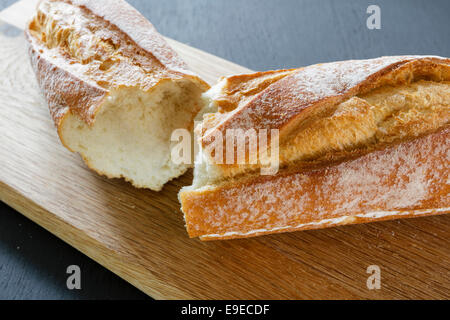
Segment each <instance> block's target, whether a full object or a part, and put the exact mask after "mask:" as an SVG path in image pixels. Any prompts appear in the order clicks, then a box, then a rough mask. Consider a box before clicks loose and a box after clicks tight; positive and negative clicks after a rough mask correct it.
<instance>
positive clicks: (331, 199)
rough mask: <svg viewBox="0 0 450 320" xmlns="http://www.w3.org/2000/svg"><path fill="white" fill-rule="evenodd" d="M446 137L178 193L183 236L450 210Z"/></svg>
mask: <svg viewBox="0 0 450 320" xmlns="http://www.w3.org/2000/svg"><path fill="white" fill-rule="evenodd" d="M449 134H450V129H448V128H447V129H443V130H442V131H439V132H436V133H433V134H430V135H427V136H425V137H421V138H418V139H415V140H413V141H409V142H403V143H401V144H397V145H394V146H391V147H389V148H386V149H384V150H379V151H375V152H372V153H369V154H366V155H364V156H362V157H359V158H356V159H353V160H350V161H345V162H341V163H339V164H336V165H332V166H322V167H320V168H318V169H311V170H304V171H299V172H295V170H290V171H288V172H283V173H279V174H277V175H275V176H259V177H253V178H249V179H247V180H246V181H245V180H244V181H243V180H241V181H239V182H235V183H229V184H225V185H221V186H220V187H215V188H204V189H200V190H195V191H191V190H185V191H182V192H181V194H180V200H181V203H182V210H183V212H184V213H185V220H186V226H187V230H188V233H189V235H190V236H191V237H201V239H202V240H219V239H234V238H246V237H254V236H260V235H265V234H272V233H281V232H290V231H299V230H308V229H317V228H325V227H330V226H338V225H346V224H356V223H365V222H372V221H382V220H391V219H398V218H407V217H418V216H424V215H436V214H444V213H450V199H449V192H450V186H449V184H448V179H449V176H448V173H449V163H450V154H449V150H450V139H449V138H450V137H449ZM293 171H294V172H293Z"/></svg>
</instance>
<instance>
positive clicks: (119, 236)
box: [0, 0, 450, 299]
mask: <svg viewBox="0 0 450 320" xmlns="http://www.w3.org/2000/svg"><path fill="white" fill-rule="evenodd" d="M35 2H36V1H35V0H25V1H21V2H19V3H17V4H15V5H14V6H12V7H10V8H9V9H7V10H5V11H3V12H2V13H0V19H2V20H3V21H6V22H9V23H11V24H13V25H15V26H17V27H19V28H23V27H24V25H25V21H26V20H27V19H28V17H29V16H30V15H31V14H32V11H33V9H34V3H35ZM1 42H2V46H1V47H0V52H1V51H2V50H9V52H10V54H9V55H8V57H9V58H8V59H10V60H11V61H12V60H15V59H18V61H19V62H18V63H12V64H13V65H14V66H15V68H12V69H5V67H4V66H5V65H6V63H5V62H4V61H2V62H0V68H2V69H0V104H1V108H0V128H1V132H0V160H1V170H0V199H1V200H2V201H4V202H5V203H7V204H8V205H10V206H12V207H13V208H15V209H16V210H18V211H19V212H21V213H23V214H24V215H26V216H27V217H29V218H30V219H32V220H33V221H35V222H36V223H38V224H39V225H41V226H42V227H44V228H46V229H47V230H49V231H50V232H52V233H54V234H55V235H57V236H58V237H60V238H61V239H63V240H64V241H66V242H67V243H69V244H71V245H72V246H73V247H75V248H77V249H78V250H80V251H81V252H83V253H85V254H86V255H88V256H89V257H91V258H92V259H94V260H96V261H97V262H99V263H100V264H102V265H103V266H105V267H106V268H108V269H110V270H111V271H113V272H115V273H116V274H118V275H119V276H120V277H122V278H124V279H125V280H127V281H128V282H130V283H132V284H133V285H135V286H136V287H137V288H139V289H141V290H142V291H144V292H146V293H147V294H148V295H150V296H152V297H153V298H156V299H180V298H184V299H191V298H193V299H259V298H262V299H364V298H374V299H387V298H394V299H402V298H439V299H444V298H447V299H448V298H450V237H449V232H450V216H449V215H445V216H437V217H429V218H419V219H411V220H400V221H391V222H381V223H373V224H368V225H359V226H346V227H340V228H333V229H327V230H317V231H306V232H297V233H291V234H282V235H273V236H267V237H261V238H255V239H248V240H233V241H223V242H207V243H202V242H200V241H199V240H197V239H194V240H192V239H189V238H188V237H187V234H186V231H185V228H184V221H183V217H182V214H181V212H180V210H179V203H178V200H177V192H178V191H179V189H180V188H181V187H182V186H184V185H189V184H190V182H191V179H192V174H191V173H189V174H186V175H185V176H184V177H182V178H180V179H178V180H176V181H174V182H171V183H169V184H168V185H167V186H166V187H165V188H164V190H163V191H162V192H160V193H156V192H152V191H147V190H137V189H134V188H133V187H132V186H130V185H129V184H127V183H125V182H124V181H121V180H107V179H105V178H103V177H100V176H98V175H96V174H95V173H93V172H91V171H89V170H88V169H87V168H86V166H85V165H84V164H83V162H82V161H81V160H80V158H79V157H78V156H77V155H75V154H71V153H70V152H69V151H67V150H66V149H64V148H63V147H62V146H61V145H60V143H59V141H58V138H57V135H56V132H55V129H54V127H53V124H52V122H51V120H50V117H49V113H48V110H47V108H46V106H45V103H44V102H43V100H42V98H41V96H40V94H39V92H38V89H37V85H36V81H35V80H34V76H33V74H32V73H31V69H30V67H29V66H28V61H27V57H26V51H25V41H24V40H23V37H21V38H20V39H13V40H11V39H6V38H4V36H2V38H1ZM169 42H170V44H171V45H172V46H173V47H174V48H175V49H176V50H177V51H179V53H180V54H181V55H182V56H183V58H185V60H186V61H187V62H188V64H190V65H191V67H192V69H193V70H194V71H196V72H197V73H199V74H200V76H202V77H203V78H204V79H206V80H207V81H209V82H211V83H213V82H214V81H215V80H216V79H217V78H218V77H219V76H221V75H228V74H233V73H242V72H248V71H249V70H247V69H245V68H243V67H240V66H237V65H235V64H233V63H230V62H228V61H225V60H223V59H220V58H217V57H215V56H212V55H210V54H207V53H205V52H202V51H199V50H197V49H194V48H191V47H188V46H186V45H183V44H181V43H179V42H176V41H173V40H169ZM4 52H5V51H4ZM20 68H28V69H29V71H30V72H23V70H22V71H20V70H19V69H20ZM16 69H17V70H16ZM23 73H25V74H26V76H22V77H20V76H18V75H20V74H23ZM370 265H378V266H379V267H380V268H381V289H380V290H369V289H368V288H367V286H366V281H367V277H368V276H369V274H367V273H366V271H367V268H368V267H369V266H370Z"/></svg>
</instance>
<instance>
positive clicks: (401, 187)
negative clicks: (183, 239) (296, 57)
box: [179, 56, 450, 240]
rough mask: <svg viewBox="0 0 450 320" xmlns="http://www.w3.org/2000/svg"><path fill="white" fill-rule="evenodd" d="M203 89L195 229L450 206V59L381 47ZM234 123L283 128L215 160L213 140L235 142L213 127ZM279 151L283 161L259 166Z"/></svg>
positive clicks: (279, 227)
mask: <svg viewBox="0 0 450 320" xmlns="http://www.w3.org/2000/svg"><path fill="white" fill-rule="evenodd" d="M205 99H206V100H207V102H206V103H207V104H208V106H207V108H206V114H205V116H204V121H203V123H202V125H200V126H199V127H198V128H197V133H198V135H199V138H198V141H199V145H200V150H201V152H200V156H198V157H197V159H196V162H197V163H196V168H195V173H194V176H195V177H194V183H193V186H191V187H187V188H184V189H183V190H182V191H181V192H180V195H179V197H180V201H181V203H182V210H183V212H184V214H185V220H186V225H187V229H188V233H189V235H190V236H191V237H200V238H201V239H202V240H214V239H231V238H242V237H251V236H258V235H263V234H270V233H278V232H287V231H295V230H305V229H314V228H323V227H328V226H336V225H344V224H352V223H362V222H370V221H376V220H388V219H396V218H403V217H417V216H423V215H432V214H442V213H448V212H450V197H449V191H450V187H449V176H448V172H449V163H450V153H449V150H450V148H449V147H450V143H449V131H450V129H449V128H448V125H449V120H450V60H449V59H446V58H440V57H417V56H402V57H384V58H379V59H372V60H364V61H345V62H336V63H329V64H321V65H315V66H310V67H306V68H302V69H298V70H282V71H271V72H265V73H256V74H253V75H240V76H234V77H229V78H224V79H222V80H221V81H220V82H219V84H217V85H216V86H215V87H213V88H212V89H211V90H210V91H209V92H207V93H206V94H205ZM231 129H240V130H241V133H242V132H246V130H255V131H258V130H267V132H269V131H270V132H271V130H278V131H275V132H278V133H277V134H276V135H274V136H271V135H269V136H268V139H269V140H271V139H275V138H276V139H277V140H279V146H277V145H278V144H275V145H272V144H270V143H267V144H266V145H265V146H266V150H261V148H262V147H260V146H258V147H257V148H252V146H251V139H250V138H248V139H247V138H246V139H245V141H244V142H243V143H244V150H245V160H246V161H245V162H244V163H236V162H233V161H231V162H223V161H218V159H220V157H219V158H217V150H221V151H223V153H224V154H226V153H228V152H230V151H231V154H232V155H233V156H235V155H236V154H237V153H238V152H237V145H236V144H227V142H226V141H225V139H223V140H221V139H218V138H217V137H218V134H219V136H220V135H221V136H226V135H227V132H228V131H229V130H231ZM271 146H277V149H276V150H271ZM230 149H232V150H230ZM262 151H265V152H262ZM274 152H276V153H277V154H278V164H279V171H278V172H277V173H276V174H275V175H261V174H260V169H261V168H263V167H264V166H265V165H266V164H267V163H268V162H267V160H268V159H267V157H268V155H270V154H273V153H274ZM264 157H265V158H264ZM234 159H235V160H236V158H234ZM250 159H253V160H255V161H253V162H250ZM222 160H223V158H222Z"/></svg>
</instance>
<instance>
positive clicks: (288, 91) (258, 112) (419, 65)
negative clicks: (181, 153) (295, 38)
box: [200, 56, 450, 153]
mask: <svg viewBox="0 0 450 320" xmlns="http://www.w3.org/2000/svg"><path fill="white" fill-rule="evenodd" d="M275 75H277V74H276V73H275ZM249 78H250V79H252V81H248V79H249ZM419 79H430V80H437V81H441V80H447V81H448V80H450V59H448V58H441V57H421V56H399V57H382V58H378V59H371V60H352V61H342V62H334V63H326V64H319V65H314V66H309V67H306V68H301V69H297V70H283V72H282V73H281V74H280V75H279V78H278V79H276V78H275V81H274V79H273V78H272V77H267V76H266V74H265V73H258V74H255V77H253V75H241V76H235V77H231V78H227V79H224V80H223V81H225V85H224V86H223V89H222V90H221V92H220V93H219V94H217V95H215V96H214V97H213V99H214V102H215V103H217V104H218V105H219V112H218V113H216V114H213V115H208V116H207V119H205V121H204V124H203V128H202V135H201V137H200V139H201V143H202V147H203V148H206V147H208V146H210V145H212V144H214V137H215V134H216V133H218V132H219V133H221V134H222V135H223V136H226V132H227V130H229V129H242V130H244V131H245V130H250V129H255V130H256V131H258V130H259V129H267V130H268V131H270V130H271V129H277V130H279V134H280V136H279V137H280V140H281V141H282V142H283V141H284V140H286V139H288V137H289V135H290V134H291V133H292V132H294V131H295V130H296V129H297V128H298V127H299V126H301V125H302V124H303V123H304V122H305V121H307V120H308V119H310V118H312V117H314V116H315V115H317V114H319V113H321V112H326V110H327V109H329V108H331V107H333V106H336V105H338V104H340V103H343V102H344V101H346V100H348V99H350V98H351V97H354V96H357V95H363V94H365V93H367V92H369V91H371V90H374V89H376V88H379V87H382V86H385V85H399V84H402V83H403V84H404V83H410V82H412V81H416V80H419ZM235 88H237V89H235ZM255 88H258V89H259V90H258V89H255ZM236 90H239V91H242V92H247V91H248V92H250V94H247V95H245V99H242V98H241V99H237V98H236V96H237V93H236ZM236 100H238V102H236ZM222 105H225V106H227V108H222V109H221V108H220V106H222ZM230 106H233V107H234V108H232V107H230ZM223 148H224V150H225V151H224V152H225V153H226V144H225V143H224V146H223ZM246 149H248V146H246ZM258 151H261V150H258Z"/></svg>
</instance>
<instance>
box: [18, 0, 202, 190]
mask: <svg viewBox="0 0 450 320" xmlns="http://www.w3.org/2000/svg"><path fill="white" fill-rule="evenodd" d="M26 36H27V39H28V41H29V45H30V46H29V47H30V50H29V52H30V56H31V62H32V65H33V67H34V70H35V72H36V75H37V79H38V82H39V84H40V87H41V89H42V91H43V92H44V94H45V97H46V99H47V102H48V104H49V107H50V112H51V115H52V117H53V120H54V122H55V124H56V126H57V128H58V133H59V136H60V139H61V141H62V143H63V144H64V145H65V146H66V147H67V148H68V149H69V150H71V151H73V152H78V153H80V154H81V156H82V157H83V159H84V160H85V162H86V163H87V165H88V166H89V167H90V168H91V169H93V170H95V171H97V172H98V173H100V174H103V175H106V176H107V177H109V178H125V179H126V180H128V181H130V182H131V183H132V184H133V185H134V186H136V187H139V188H150V189H153V190H161V188H162V187H163V185H164V184H165V183H166V182H168V181H169V180H171V179H173V178H176V177H178V176H180V175H181V174H183V173H184V172H185V171H186V170H187V168H188V165H176V164H174V163H173V162H172V161H171V134H172V132H173V130H175V129H182V128H185V129H188V130H191V129H192V128H193V123H194V118H195V116H196V115H197V113H198V111H199V110H200V109H201V94H202V93H203V92H204V91H206V90H207V89H208V88H209V86H208V85H207V84H206V83H205V82H204V81H202V80H201V79H200V78H198V77H197V76H196V75H195V74H193V73H192V72H191V71H189V70H188V68H187V66H186V65H185V63H184V62H183V61H182V60H181V59H180V58H179V57H178V55H177V54H176V52H175V51H173V50H172V49H171V48H170V47H169V46H168V45H167V43H166V42H165V40H164V39H163V38H162V37H161V35H159V34H158V33H157V31H156V30H155V28H154V27H153V26H152V24H151V23H150V22H149V21H147V20H146V19H145V18H144V17H143V16H142V15H140V14H139V13H138V12H137V11H136V10H135V9H134V8H132V7H131V6H130V5H129V4H127V3H126V2H125V1H122V0H91V1H90V0H72V1H69V0H46V1H41V2H40V3H39V5H38V7H37V14H36V16H35V17H34V18H33V20H32V21H31V22H30V23H29V25H28V28H27V30H26Z"/></svg>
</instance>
